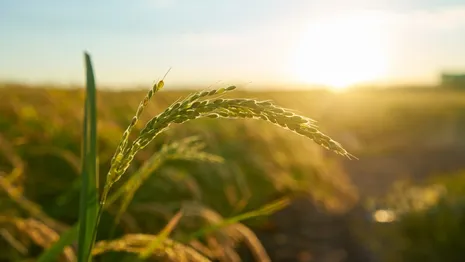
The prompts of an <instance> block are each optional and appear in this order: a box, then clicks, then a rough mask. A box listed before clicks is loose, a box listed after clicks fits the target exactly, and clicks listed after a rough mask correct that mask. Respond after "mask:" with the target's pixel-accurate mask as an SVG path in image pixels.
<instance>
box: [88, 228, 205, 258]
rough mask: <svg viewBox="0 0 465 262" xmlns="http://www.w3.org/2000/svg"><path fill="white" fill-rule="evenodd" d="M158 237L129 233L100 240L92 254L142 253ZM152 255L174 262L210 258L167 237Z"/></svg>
mask: <svg viewBox="0 0 465 262" xmlns="http://www.w3.org/2000/svg"><path fill="white" fill-rule="evenodd" d="M156 239H157V236H155V235H148V234H128V235H124V236H123V237H122V238H119V239H115V240H111V241H100V242H98V243H96V245H95V247H94V249H93V251H92V254H93V255H94V256H95V255H99V254H102V253H105V252H109V251H117V252H129V253H137V254H140V253H141V252H143V251H144V250H145V248H146V247H147V245H148V244H149V243H151V242H153V241H155V240H156ZM152 257H154V258H159V259H163V260H162V261H173V262H178V261H179V262H209V261H210V260H209V259H208V258H206V257H204V256H202V255H201V254H199V253H198V252H197V251H195V250H194V249H193V248H191V247H188V246H186V245H184V244H181V243H179V242H176V241H174V240H171V239H169V238H165V239H163V240H162V241H161V245H160V247H159V248H158V249H156V250H155V251H154V252H153V254H152Z"/></svg>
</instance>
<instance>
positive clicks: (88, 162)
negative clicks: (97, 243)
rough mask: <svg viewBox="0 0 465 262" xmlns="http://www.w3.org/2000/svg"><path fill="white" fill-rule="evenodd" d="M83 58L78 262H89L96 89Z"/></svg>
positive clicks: (88, 62)
mask: <svg viewBox="0 0 465 262" xmlns="http://www.w3.org/2000/svg"><path fill="white" fill-rule="evenodd" d="M84 57H85V65H86V80H87V85H86V100H85V108H84V123H83V144H82V151H83V155H82V171H81V179H82V182H81V196H80V202H79V221H80V227H79V237H78V261H79V262H87V261H90V257H91V256H90V254H91V250H92V247H93V244H94V243H93V242H94V234H95V232H96V228H95V227H96V224H97V213H98V201H97V199H98V196H97V194H98V182H97V177H98V176H97V106H96V99H95V93H96V88H95V79H94V73H93V69H92V62H91V59H90V56H89V54H88V53H85V54H84Z"/></svg>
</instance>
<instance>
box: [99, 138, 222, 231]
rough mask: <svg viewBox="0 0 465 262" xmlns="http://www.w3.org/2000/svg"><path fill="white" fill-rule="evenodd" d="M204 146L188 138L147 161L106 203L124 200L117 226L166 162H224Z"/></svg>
mask: <svg viewBox="0 0 465 262" xmlns="http://www.w3.org/2000/svg"><path fill="white" fill-rule="evenodd" d="M204 146H205V144H203V143H201V142H200V141H199V139H198V137H195V136H192V137H187V138H184V139H181V140H178V141H175V142H173V143H170V144H167V145H164V146H163V147H162V148H161V150H160V151H159V152H157V153H155V154H154V155H153V156H152V157H151V158H150V159H149V160H147V161H146V162H145V163H144V165H143V166H142V167H141V168H140V169H139V170H137V171H136V172H135V173H134V174H132V175H131V177H130V178H129V179H128V181H126V182H125V184H124V185H122V186H121V187H120V188H119V189H118V190H117V191H116V192H114V193H113V194H111V195H110V197H109V198H108V201H107V203H106V206H107V207H108V206H110V205H111V204H113V203H114V202H115V201H116V200H117V199H118V198H121V199H122V201H121V203H120V205H119V210H118V213H117V215H116V217H115V224H117V223H118V221H119V220H120V218H121V216H122V214H123V213H124V212H125V211H126V209H127V208H128V206H129V203H130V202H131V201H132V199H133V197H134V194H135V193H136V191H137V190H138V189H139V188H140V186H141V185H142V184H143V183H144V182H145V181H146V180H147V179H148V178H149V177H150V175H151V174H153V172H154V171H155V170H157V169H158V168H159V167H160V166H161V165H162V164H163V163H164V162H165V161H167V160H174V159H183V160H191V161H205V162H222V161H223V158H221V157H219V156H217V155H213V154H209V153H206V152H204V151H202V150H203V148H204Z"/></svg>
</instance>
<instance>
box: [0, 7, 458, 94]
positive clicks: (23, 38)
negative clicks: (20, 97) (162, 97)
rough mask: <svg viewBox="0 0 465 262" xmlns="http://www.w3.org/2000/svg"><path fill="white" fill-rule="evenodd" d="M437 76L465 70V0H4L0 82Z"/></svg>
mask: <svg viewBox="0 0 465 262" xmlns="http://www.w3.org/2000/svg"><path fill="white" fill-rule="evenodd" d="M84 51H88V52H89V53H90V54H91V56H92V59H93V63H94V67H95V73H96V79H97V83H98V84H100V85H107V86H115V87H117V86H120V87H131V86H139V85H151V84H152V83H153V81H156V80H157V79H160V78H161V77H163V75H164V74H165V72H166V71H167V70H168V68H170V67H171V68H172V69H171V71H170V73H169V75H168V76H167V79H166V83H167V84H168V83H169V84H171V85H185V86H188V85H211V84H218V83H225V84H237V85H247V86H248V87H254V86H270V87H271V86H282V87H285V86H292V85H297V84H302V85H306V84H309V85H312V84H322V85H331V86H337V87H345V86H349V85H354V84H364V83H365V84H371V83H373V84H389V85H390V84H393V85H394V84H434V83H436V81H437V80H438V76H439V73H440V72H441V71H444V70H446V71H451V72H465V0H423V1H420V0H413V1H405V0H389V1H388V0H326V1H314V0H289V1H284V0H255V1H245V0H234V1H229V0H222V1H219V0H197V1H192V0H133V1H122V0H112V1H110V0H99V1H90V0H81V1H58V0H41V1H37V0H2V1H0V81H22V82H28V83H56V84H65V85H67V84H82V83H83V82H84V70H83V52H84Z"/></svg>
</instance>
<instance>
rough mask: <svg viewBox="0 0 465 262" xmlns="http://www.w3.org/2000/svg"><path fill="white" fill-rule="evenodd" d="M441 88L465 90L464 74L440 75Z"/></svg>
mask: <svg viewBox="0 0 465 262" xmlns="http://www.w3.org/2000/svg"><path fill="white" fill-rule="evenodd" d="M441 86H442V87H448V88H463V89H465V74H446V73H443V74H442V75H441Z"/></svg>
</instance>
